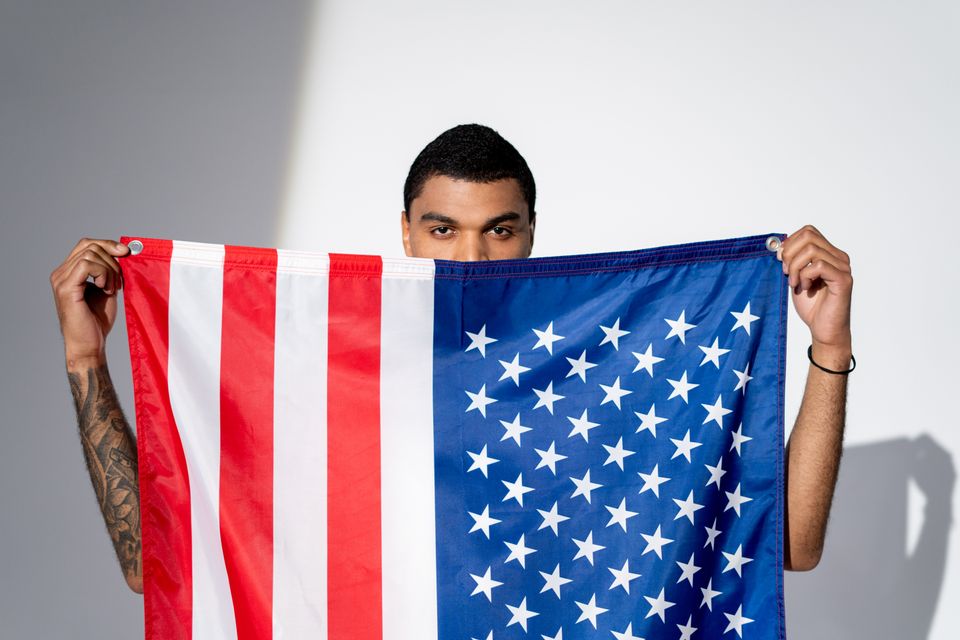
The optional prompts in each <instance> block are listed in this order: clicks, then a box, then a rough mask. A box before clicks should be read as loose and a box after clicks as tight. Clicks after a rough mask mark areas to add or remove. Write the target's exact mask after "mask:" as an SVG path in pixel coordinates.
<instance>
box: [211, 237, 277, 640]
mask: <svg viewBox="0 0 960 640" xmlns="http://www.w3.org/2000/svg"><path fill="white" fill-rule="evenodd" d="M276 269H277V252H276V251H275V250H272V249H248V248H238V247H226V253H225V256H224V267H223V329H222V335H221V352H220V538H221V542H222V545H223V558H224V564H225V565H226V569H227V578H228V579H229V582H230V592H231V594H232V596H233V610H234V613H235V615H236V619H237V638H238V640H246V639H258V640H262V639H264V638H270V637H272V633H273V631H272V628H273V624H272V618H273V344H274V325H275V322H276V297H277V295H276V294H277V271H276Z"/></svg>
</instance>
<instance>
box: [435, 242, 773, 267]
mask: <svg viewBox="0 0 960 640" xmlns="http://www.w3.org/2000/svg"><path fill="white" fill-rule="evenodd" d="M770 235H773V236H776V237H779V238H780V239H783V237H784V235H783V234H768V235H757V236H747V237H744V238H734V239H730V240H714V241H706V242H694V243H688V244H680V245H671V246H667V247H655V248H651V249H638V250H635V251H618V252H607V253H593V254H585V255H573V256H553V257H545V258H526V259H513V260H499V261H494V262H493V263H487V262H484V263H473V264H469V263H468V264H464V263H460V262H455V261H451V260H440V261H438V262H439V263H441V265H442V266H443V268H446V269H453V270H455V271H456V272H458V273H466V272H467V271H469V270H471V269H472V270H476V269H481V270H484V271H485V270H488V269H491V268H496V269H500V270H508V269H513V268H516V267H522V268H523V269H529V268H530V267H534V268H536V267H539V266H556V265H572V264H584V263H592V264H599V265H602V264H603V263H604V262H610V261H614V260H616V261H625V260H626V261H631V263H636V264H642V263H643V262H644V261H645V260H647V259H655V258H660V257H662V256H671V255H675V256H677V259H681V258H683V259H687V260H691V261H696V262H702V261H703V260H704V259H709V258H710V257H713V256H722V255H723V254H724V253H725V252H727V251H729V250H731V249H737V248H740V249H741V251H740V252H739V253H738V254H736V255H747V254H750V255H754V254H756V255H762V254H763V253H764V252H766V251H767V249H766V239H767V238H768V237H770ZM481 265H482V266H481Z"/></svg>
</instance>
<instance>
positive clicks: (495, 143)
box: [403, 124, 537, 223]
mask: <svg viewBox="0 0 960 640" xmlns="http://www.w3.org/2000/svg"><path fill="white" fill-rule="evenodd" d="M434 176H447V177H449V178H453V179H455V180H466V181H468V182H495V181H497V180H506V179H509V178H513V179H515V180H516V181H517V182H518V183H519V184H520V192H521V193H522V194H523V198H524V200H526V201H527V209H529V211H530V222H531V223H532V222H533V220H534V217H535V215H536V213H535V212H536V209H535V204H536V200H537V185H536V183H535V182H534V181H533V173H531V172H530V167H528V166H527V161H526V160H524V159H523V156H521V155H520V152H519V151H517V150H516V148H515V147H514V146H513V145H512V144H510V143H509V142H507V141H506V140H505V139H504V137H503V136H501V135H500V134H499V133H497V132H496V131H494V130H493V129H491V128H490V127H486V126H484V125H481V124H461V125H457V126H456V127H453V128H452V129H447V130H446V131H444V132H443V133H441V134H440V135H439V136H437V137H436V139H434V140H433V142H431V143H430V144H428V145H427V146H426V147H424V148H423V151H421V152H420V155H418V156H417V158H416V160H414V161H413V164H412V165H410V172H409V173H407V180H406V182H405V183H404V185H403V209H404V211H406V212H407V216H408V217H409V216H410V204H411V203H412V202H413V201H414V200H415V199H416V198H417V196H419V195H420V193H421V192H422V191H423V185H424V184H425V183H426V182H427V180H429V179H430V178H432V177H434Z"/></svg>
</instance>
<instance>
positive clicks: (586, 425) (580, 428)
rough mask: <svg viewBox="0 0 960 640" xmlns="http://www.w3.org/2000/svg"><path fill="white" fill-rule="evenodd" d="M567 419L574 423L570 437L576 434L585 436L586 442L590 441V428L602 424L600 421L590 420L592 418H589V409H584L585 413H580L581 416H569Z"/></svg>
mask: <svg viewBox="0 0 960 640" xmlns="http://www.w3.org/2000/svg"><path fill="white" fill-rule="evenodd" d="M567 420H569V421H570V424H572V425H573V429H571V430H570V435H568V436H567V437H568V438H572V437H573V436H575V435H578V434H579V435H581V436H583V441H584V442H590V429H593V428H596V427H599V426H600V423H598V422H590V419H589V418H587V410H586V409H584V410H583V413H581V414H580V417H579V418H573V417H570V416H567Z"/></svg>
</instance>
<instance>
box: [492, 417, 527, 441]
mask: <svg viewBox="0 0 960 640" xmlns="http://www.w3.org/2000/svg"><path fill="white" fill-rule="evenodd" d="M500 424H501V425H503V428H504V429H506V431H505V432H504V433H503V437H502V438H500V442H503V441H504V440H508V439H509V440H513V441H514V442H516V443H517V446H518V447H519V446H520V436H521V434H524V433H526V432H527V431H531V429H530V427H525V426H523V425H522V424H520V414H519V413H518V414H517V415H516V417H515V418H514V419H513V422H507V421H506V420H501V421H500Z"/></svg>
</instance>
